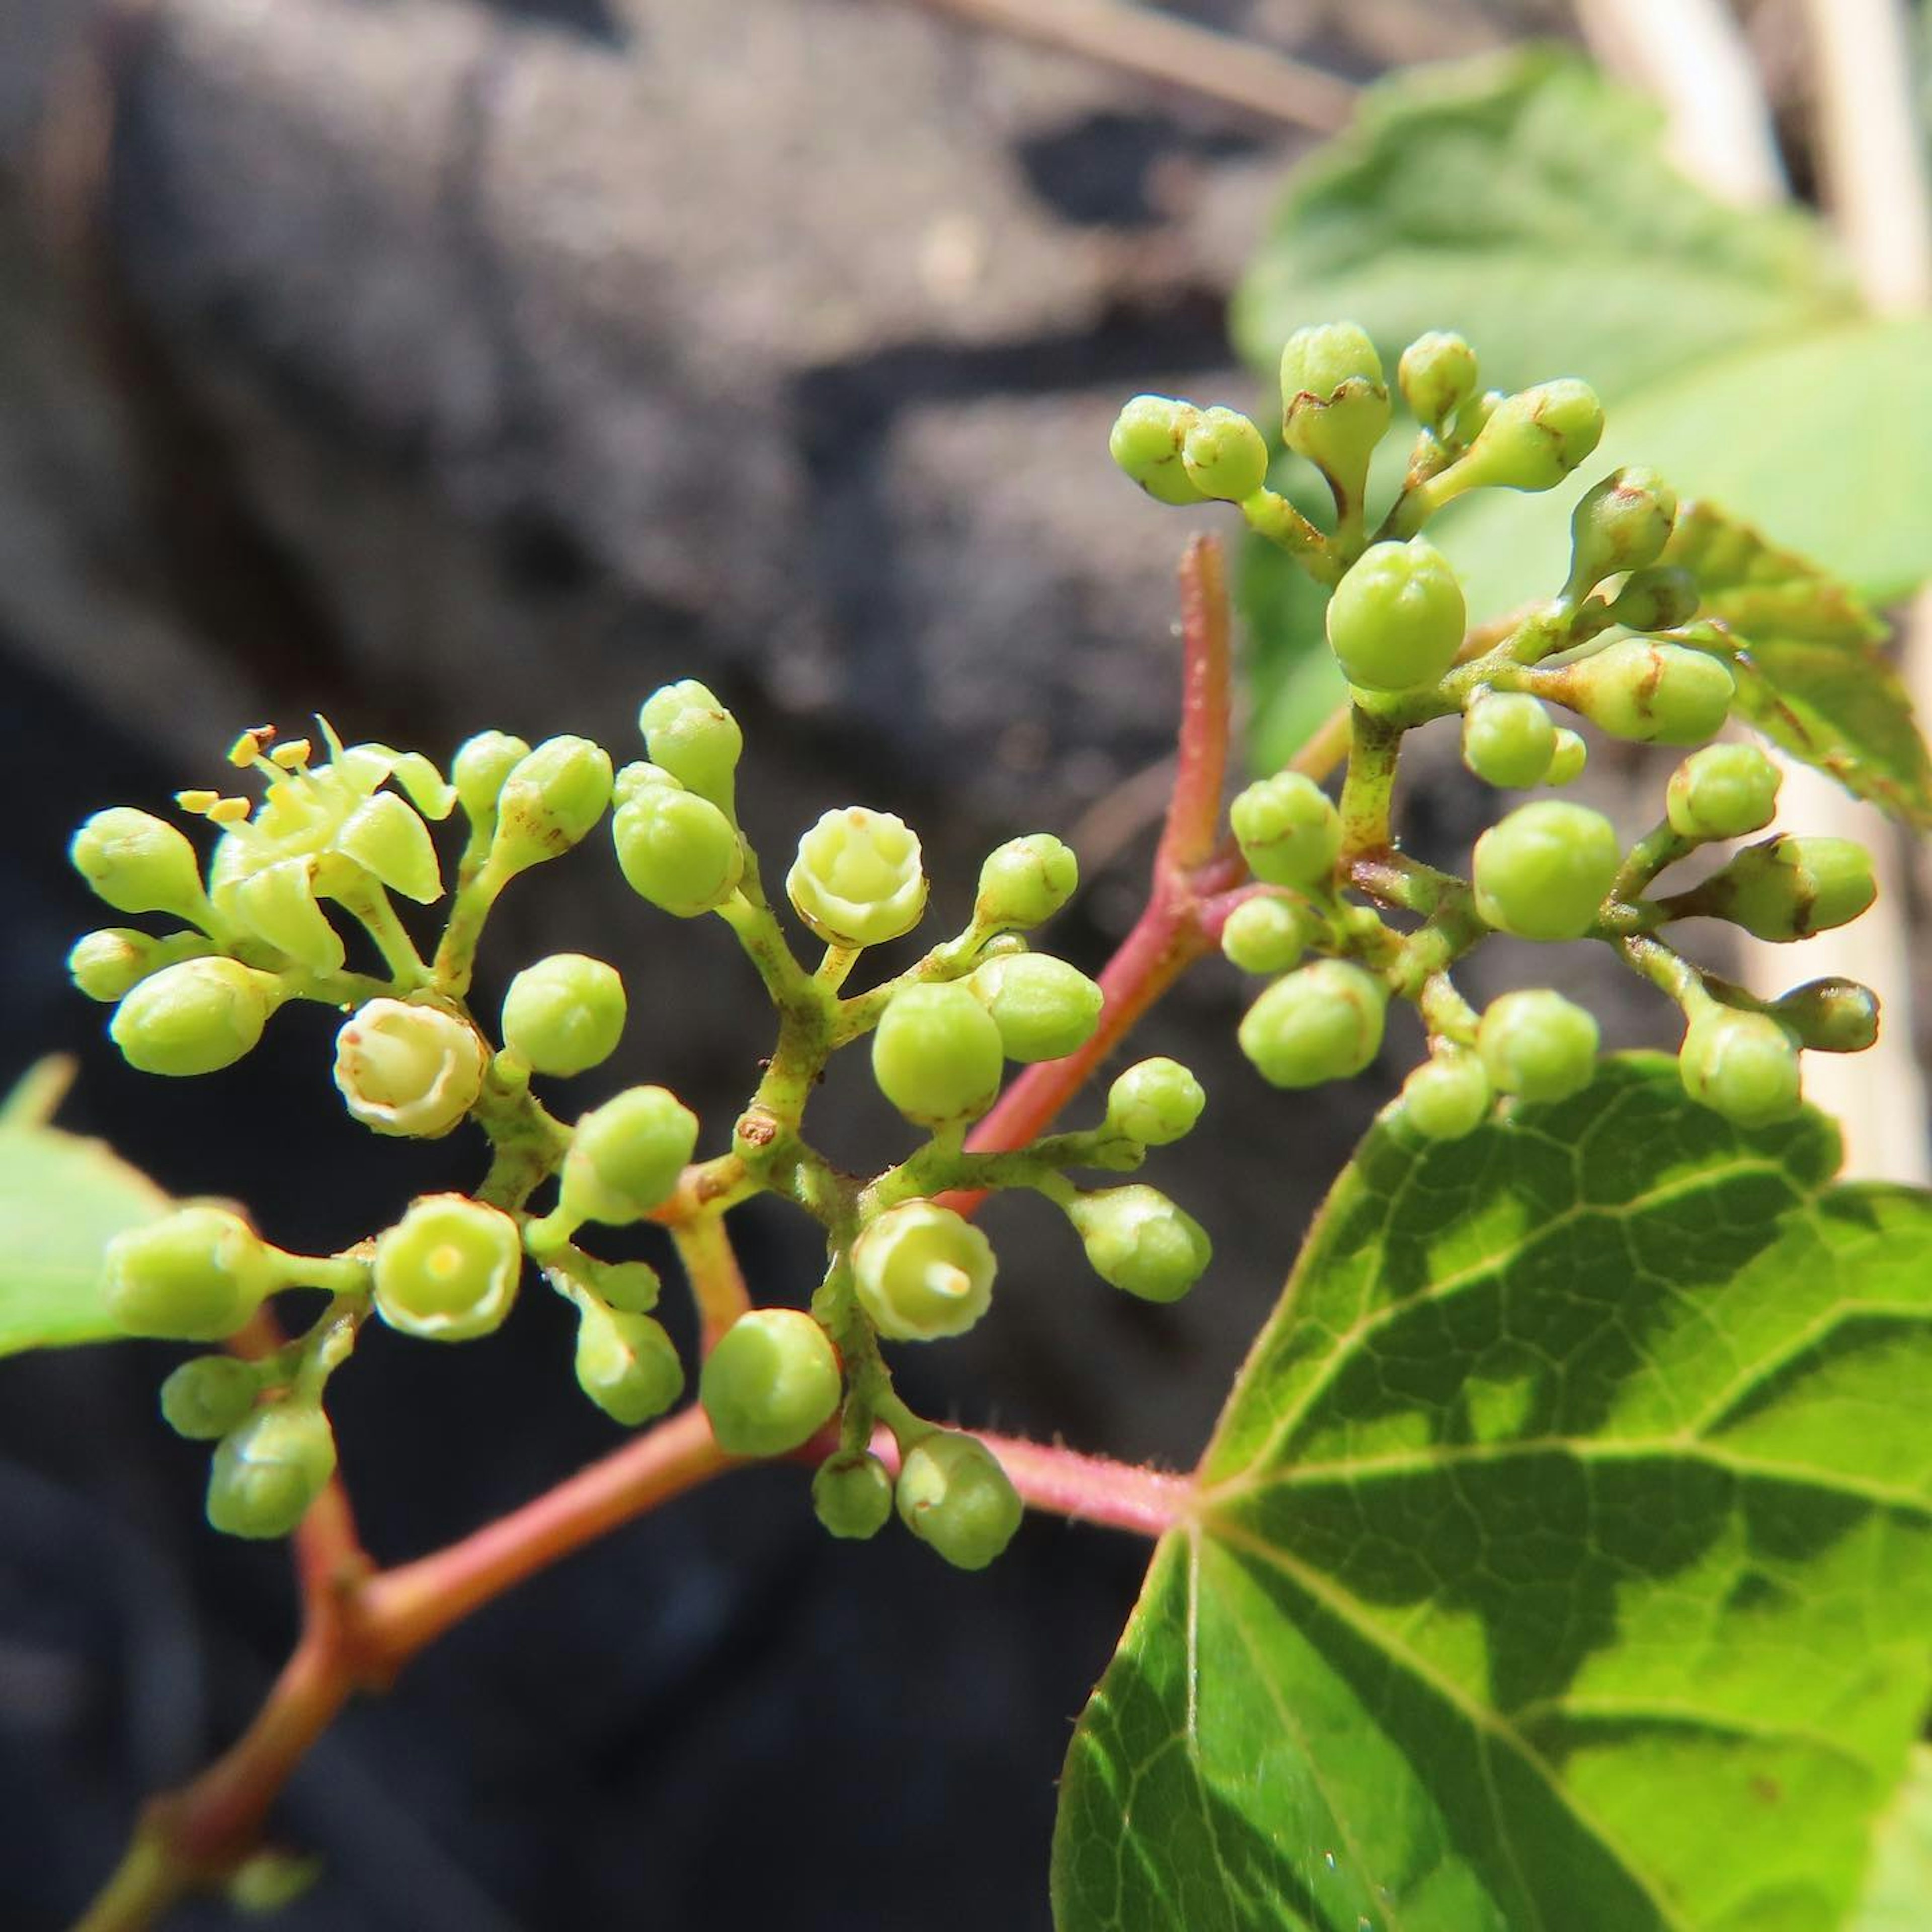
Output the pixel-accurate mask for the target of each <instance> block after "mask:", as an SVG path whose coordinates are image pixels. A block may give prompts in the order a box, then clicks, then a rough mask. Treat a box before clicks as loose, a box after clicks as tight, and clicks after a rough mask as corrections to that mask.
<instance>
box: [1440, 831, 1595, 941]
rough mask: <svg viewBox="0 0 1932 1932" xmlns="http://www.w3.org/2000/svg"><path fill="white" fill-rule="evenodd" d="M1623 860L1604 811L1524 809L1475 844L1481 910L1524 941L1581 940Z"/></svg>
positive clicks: (1489, 921) (1486, 918) (1501, 928)
mask: <svg viewBox="0 0 1932 1932" xmlns="http://www.w3.org/2000/svg"><path fill="white" fill-rule="evenodd" d="M1622 863H1623V853H1622V849H1621V848H1620V847H1619V845H1618V844H1617V835H1616V831H1615V830H1614V829H1613V827H1612V826H1611V824H1610V820H1608V819H1607V818H1606V817H1604V815H1603V814H1602V813H1601V812H1600V811H1591V810H1590V808H1589V807H1588V806H1587V805H1571V804H1568V803H1567V802H1564V801H1562V800H1560V799H1539V800H1538V801H1537V802H1536V803H1535V804H1533V805H1519V806H1518V807H1517V809H1516V810H1515V811H1512V812H1511V813H1510V814H1509V815H1508V817H1505V818H1502V819H1499V820H1497V822H1496V823H1495V824H1494V825H1493V826H1490V829H1488V831H1487V832H1484V834H1483V835H1482V836H1481V838H1478V840H1477V841H1476V851H1475V859H1474V861H1473V863H1472V869H1473V871H1474V874H1475V886H1476V910H1477V911H1478V913H1480V914H1481V916H1482V917H1483V919H1484V921H1485V922H1487V924H1489V925H1490V926H1494V927H1495V928H1496V930H1497V931H1498V932H1513V933H1514V934H1515V935H1516V936H1517V938H1519V939H1545V940H1556V939H1580V938H1583V935H1584V934H1585V933H1586V932H1589V929H1590V928H1591V927H1592V926H1594V925H1595V923H1596V919H1597V912H1598V907H1600V906H1601V905H1602V904H1603V902H1604V895H1605V894H1606V893H1607V892H1609V890H1610V886H1611V883H1612V882H1613V880H1615V879H1616V876H1617V872H1618V869H1619V867H1620V866H1621V865H1622Z"/></svg>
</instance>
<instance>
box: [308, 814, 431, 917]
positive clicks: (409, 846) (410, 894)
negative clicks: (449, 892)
mask: <svg viewBox="0 0 1932 1932" xmlns="http://www.w3.org/2000/svg"><path fill="white" fill-rule="evenodd" d="M335 849H336V850H337V851H338V852H339V853H341V855H342V856H343V857H344V858H345V859H353V860H354V861H355V862H356V864H357V865H360V866H361V867H362V869H363V870H364V871H365V872H367V873H368V874H369V875H370V876H371V877H372V878H374V879H377V880H380V882H381V883H383V884H384V885H386V886H388V887H389V889H390V891H392V892H401V894H402V895H403V896H404V898H406V899H413V900H414V901H416V904H418V905H428V904H431V903H432V902H433V901H435V900H437V899H440V898H442V896H443V868H442V867H441V866H440V865H439V864H438V863H437V856H436V844H435V841H434V840H433V839H432V838H431V837H430V835H429V827H428V826H427V825H426V824H425V823H423V817H422V813H421V812H419V811H417V810H416V809H415V808H414V807H413V806H412V805H410V802H408V800H407V799H404V798H401V797H399V796H398V795H397V794H396V793H395V792H392V791H379V792H378V793H376V795H375V796H374V797H373V798H368V799H364V800H363V802H362V803H361V804H360V805H358V806H357V807H356V809H355V810H354V811H353V812H351V813H350V815H349V816H348V817H347V818H346V819H345V820H344V821H343V823H342V829H341V830H340V831H339V832H337V833H336V835H335Z"/></svg>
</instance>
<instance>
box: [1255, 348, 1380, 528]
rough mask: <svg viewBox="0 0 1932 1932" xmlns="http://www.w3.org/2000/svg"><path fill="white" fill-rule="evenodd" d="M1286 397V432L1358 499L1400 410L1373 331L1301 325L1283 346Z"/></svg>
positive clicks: (1349, 500) (1344, 494) (1345, 495)
mask: <svg viewBox="0 0 1932 1932" xmlns="http://www.w3.org/2000/svg"><path fill="white" fill-rule="evenodd" d="M1281 405H1282V440H1283V442H1284V443H1286V444H1287V445H1288V446H1289V449H1292V450H1293V451H1294V452H1295V454H1296V455H1298V456H1305V457H1306V458H1307V459H1308V460H1309V461H1310V462H1311V463H1313V464H1314V465H1315V466H1316V468H1317V469H1319V470H1320V471H1321V472H1322V474H1323V475H1325V477H1326V478H1328V483H1329V487H1331V490H1333V491H1334V494H1335V496H1336V499H1337V502H1340V503H1344V504H1355V505H1360V503H1361V500H1362V495H1363V490H1364V485H1365V484H1366V483H1367V478H1368V473H1369V459H1370V457H1371V456H1372V455H1373V454H1374V453H1375V447H1376V444H1377V443H1379V442H1381V440H1382V436H1383V433H1384V432H1385V431H1386V430H1387V429H1388V426H1389V421H1390V418H1391V416H1392V415H1393V413H1394V411H1393V409H1392V407H1391V404H1390V402H1389V392H1388V384H1387V383H1385V381H1384V380H1382V358H1381V357H1380V356H1378V355H1377V354H1376V346H1375V344H1373V342H1372V341H1370V339H1369V337H1368V335H1367V332H1366V331H1364V330H1363V329H1360V328H1358V326H1356V325H1355V323H1352V322H1332V323H1318V324H1316V325H1315V326H1313V327H1312V328H1308V329H1297V330H1296V331H1295V333H1294V334H1293V335H1291V336H1290V337H1289V338H1288V341H1287V342H1286V344H1285V345H1284V346H1283V350H1282V352H1281Z"/></svg>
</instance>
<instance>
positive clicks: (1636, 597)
mask: <svg viewBox="0 0 1932 1932" xmlns="http://www.w3.org/2000/svg"><path fill="white" fill-rule="evenodd" d="M1701 601H1703V599H1702V597H1701V595H1700V592H1699V590H1698V589H1697V579H1696V578H1695V577H1693V576H1692V575H1691V573H1690V571H1688V570H1685V569H1684V568H1682V567H1681V566H1680V565H1677V564H1674V563H1663V564H1658V565H1654V566H1653V567H1652V568H1650V569H1649V570H1634V571H1631V574H1630V580H1629V581H1628V583H1625V586H1624V587H1623V588H1622V589H1621V590H1619V592H1617V594H1616V596H1615V597H1613V598H1612V599H1611V600H1610V621H1611V622H1613V623H1617V624H1621V625H1623V627H1624V628H1625V630H1627V631H1671V630H1675V629H1676V628H1677V626H1678V625H1679V624H1688V622H1690V621H1691V619H1692V618H1693V617H1694V616H1697V606H1698V604H1700V602H1701Z"/></svg>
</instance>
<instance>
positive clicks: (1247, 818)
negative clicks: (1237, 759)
mask: <svg viewBox="0 0 1932 1932" xmlns="http://www.w3.org/2000/svg"><path fill="white" fill-rule="evenodd" d="M1228 822H1229V824H1230V825H1232V826H1233V827H1234V832H1235V841H1236V842H1237V843H1238V844H1239V845H1240V847H1241V856H1242V857H1243V858H1244V859H1247V862H1248V866H1249V869H1250V871H1253V874H1254V875H1255V877H1256V878H1258V879H1260V880H1264V881H1265V883H1268V884H1269V885H1271V886H1297V887H1300V888H1304V889H1308V888H1313V887H1314V886H1325V885H1327V884H1328V883H1330V882H1331V875H1332V874H1333V873H1334V869H1335V859H1336V855H1337V853H1339V852H1340V850H1341V849H1342V815H1341V814H1340V812H1338V811H1337V810H1336V809H1335V805H1334V801H1333V800H1332V799H1331V798H1330V797H1329V796H1328V793H1326V792H1325V791H1324V790H1322V787H1320V786H1319V785H1318V784H1316V782H1315V781H1314V780H1313V778H1307V777H1304V775H1302V774H1301V772H1276V773H1275V775H1274V776H1273V777H1272V778H1257V779H1256V781H1255V782H1254V783H1253V784H1251V785H1250V786H1249V787H1247V789H1246V790H1244V791H1242V792H1241V793H1238V794H1237V796H1236V797H1235V802H1234V803H1233V804H1232V805H1230V806H1229V808H1228Z"/></svg>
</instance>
